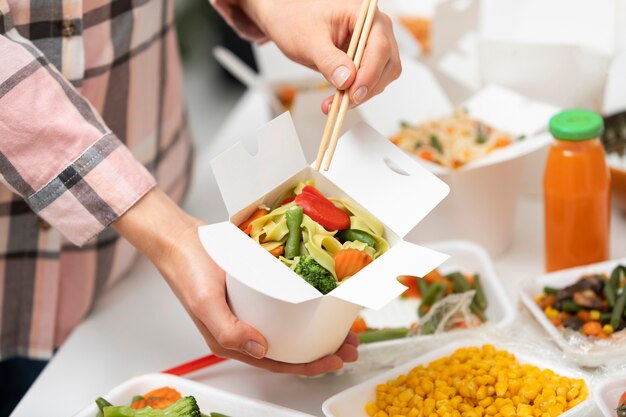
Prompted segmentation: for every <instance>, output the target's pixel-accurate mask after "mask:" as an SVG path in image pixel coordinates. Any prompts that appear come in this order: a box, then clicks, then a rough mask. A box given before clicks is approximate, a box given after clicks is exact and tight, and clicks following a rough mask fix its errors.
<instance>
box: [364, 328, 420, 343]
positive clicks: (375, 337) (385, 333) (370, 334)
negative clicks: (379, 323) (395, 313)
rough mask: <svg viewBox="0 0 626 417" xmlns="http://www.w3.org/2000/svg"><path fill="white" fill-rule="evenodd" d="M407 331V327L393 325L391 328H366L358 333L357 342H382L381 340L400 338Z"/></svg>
mask: <svg viewBox="0 0 626 417" xmlns="http://www.w3.org/2000/svg"><path fill="white" fill-rule="evenodd" d="M408 333H409V329H408V328H407V327H395V328H391V329H374V330H366V331H364V332H363V333H359V334H358V336H359V343H373V342H382V341H383V340H393V339H401V338H403V337H406V335H407V334H408Z"/></svg>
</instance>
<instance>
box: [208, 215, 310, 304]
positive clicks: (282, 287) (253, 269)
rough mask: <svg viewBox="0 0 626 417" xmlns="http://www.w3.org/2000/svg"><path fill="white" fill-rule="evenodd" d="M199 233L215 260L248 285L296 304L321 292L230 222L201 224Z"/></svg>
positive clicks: (270, 295)
mask: <svg viewBox="0 0 626 417" xmlns="http://www.w3.org/2000/svg"><path fill="white" fill-rule="evenodd" d="M198 233H199V235H200V241H201V242H202V246H204V249H205V250H206V251H207V252H208V253H209V254H210V255H211V258H212V259H213V260H214V261H215V263H217V264H218V265H219V267H220V268H222V269H224V270H226V271H228V273H229V274H230V275H232V276H233V277H235V278H236V279H237V280H238V281H239V282H241V283H243V284H245V285H247V286H248V287H250V288H253V289H254V290H256V291H258V292H260V293H262V294H265V295H267V296H269V297H273V298H276V299H278V300H282V301H286V302H290V303H294V304H295V303H301V302H304V301H308V300H312V299H314V298H318V297H321V296H322V295H321V294H320V293H319V291H317V290H316V289H315V288H314V287H312V286H311V285H309V284H308V283H307V282H306V281H304V280H303V279H297V277H294V273H293V272H292V271H291V270H290V269H289V268H287V267H286V266H285V265H284V264H283V263H282V262H279V261H277V260H276V258H275V257H274V256H273V255H272V254H271V253H269V252H268V251H267V250H265V249H264V248H263V247H262V246H261V245H259V244H258V243H257V242H255V241H254V240H252V239H250V237H248V236H247V235H246V234H245V233H243V232H242V231H241V230H239V229H238V228H237V226H235V225H234V224H232V223H231V222H222V223H215V224H211V225H208V226H202V227H200V229H199V231H198Z"/></svg>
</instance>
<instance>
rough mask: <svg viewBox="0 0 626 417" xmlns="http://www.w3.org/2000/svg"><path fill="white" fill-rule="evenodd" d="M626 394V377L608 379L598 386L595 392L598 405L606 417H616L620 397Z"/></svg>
mask: <svg viewBox="0 0 626 417" xmlns="http://www.w3.org/2000/svg"><path fill="white" fill-rule="evenodd" d="M624 392H626V376H624V377H621V378H607V379H605V380H604V381H602V382H601V383H599V384H597V385H596V386H595V387H594V390H593V396H594V399H595V401H596V405H597V406H598V408H599V409H600V411H601V412H602V415H603V416H604V417H615V416H616V415H617V414H616V413H615V409H616V408H617V402H618V401H619V398H620V396H621V395H622V394H623V393H624Z"/></svg>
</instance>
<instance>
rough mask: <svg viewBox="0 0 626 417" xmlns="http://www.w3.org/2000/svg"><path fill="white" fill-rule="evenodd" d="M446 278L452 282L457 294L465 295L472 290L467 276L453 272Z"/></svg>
mask: <svg viewBox="0 0 626 417" xmlns="http://www.w3.org/2000/svg"><path fill="white" fill-rule="evenodd" d="M446 277H447V278H448V279H449V280H450V281H451V282H452V288H453V289H454V292H455V293H464V292H466V291H469V290H471V289H472V287H471V286H470V284H469V282H467V279H465V276H464V275H463V274H461V273H460V272H453V273H451V274H448V275H446Z"/></svg>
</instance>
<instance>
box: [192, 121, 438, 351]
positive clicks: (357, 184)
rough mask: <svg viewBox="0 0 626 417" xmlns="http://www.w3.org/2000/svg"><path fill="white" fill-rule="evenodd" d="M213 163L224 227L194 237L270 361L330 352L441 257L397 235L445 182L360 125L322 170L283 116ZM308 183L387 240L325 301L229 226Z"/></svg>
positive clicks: (421, 213)
mask: <svg viewBox="0 0 626 417" xmlns="http://www.w3.org/2000/svg"><path fill="white" fill-rule="evenodd" d="M212 167H213V171H214V173H215V177H216V180H217V183H218V186H219V188H220V191H221V193H222V197H223V198H224V201H225V203H226V208H227V209H228V212H229V215H230V221H226V222H222V223H217V224H212V225H209V226H204V227H201V228H200V229H199V234H200V239H201V241H202V244H203V245H204V247H205V249H206V250H207V252H208V253H209V254H210V255H211V257H212V258H213V259H214V260H215V262H216V263H217V264H218V265H219V266H220V267H222V268H223V269H224V270H225V271H226V288H227V293H228V301H229V304H230V306H231V308H232V310H233V312H234V314H235V315H236V316H237V317H238V318H239V319H240V320H243V321H245V322H247V323H249V324H251V325H252V326H254V327H255V328H256V329H258V330H259V331H260V332H261V334H263V335H264V336H265V338H266V339H267V341H268V345H269V349H268V352H267V357H268V358H271V359H275V360H279V361H283V362H289V363H304V362H310V361H312V360H315V359H318V358H320V357H322V356H324V355H327V354H330V353H333V352H335V351H336V349H337V348H338V347H339V346H340V345H341V344H342V342H343V340H344V338H345V336H346V334H347V333H348V330H349V329H350V326H351V324H352V322H353V321H354V319H355V318H356V316H357V314H358V312H359V310H360V309H361V308H362V307H368V308H380V307H382V306H384V305H385V304H386V303H388V302H389V301H391V300H392V299H394V298H395V297H397V296H399V295H400V294H401V293H402V292H403V291H404V290H405V287H404V286H403V285H402V284H400V283H399V282H398V281H397V280H396V277H397V276H399V275H406V274H409V275H418V276H423V275H424V274H426V273H428V272H430V271H431V270H432V269H434V268H435V267H437V266H438V265H439V264H441V263H442V262H443V261H444V260H445V259H446V258H447V256H446V255H443V254H441V253H438V252H435V251H432V250H430V249H426V248H423V247H420V246H416V245H414V244H412V243H408V242H406V241H404V240H403V239H402V238H403V237H404V235H406V233H407V232H408V231H409V230H411V229H412V228H413V227H414V226H415V224H417V223H418V222H419V221H420V220H421V219H422V218H424V217H425V216H426V214H428V212H430V211H431V210H432V209H433V208H434V207H435V206H436V205H437V204H438V203H439V202H440V201H441V200H442V199H443V198H444V197H445V196H446V195H447V194H448V191H449V189H448V186H447V185H446V184H445V183H443V182H442V181H440V180H438V179H437V178H436V177H435V176H433V175H432V174H430V173H429V172H428V171H427V170H425V169H424V168H422V167H420V166H419V165H418V164H416V163H415V162H414V160H412V159H411V158H410V157H408V156H407V155H406V154H405V153H404V152H402V151H401V150H399V149H398V148H396V147H395V146H394V145H392V144H391V143H390V142H389V141H388V140H387V139H386V138H385V137H382V136H381V135H380V134H378V133H377V132H376V131H374V130H373V129H372V128H370V127H369V126H367V125H364V124H361V125H358V126H357V127H355V128H354V129H352V130H351V131H350V132H348V133H347V134H345V135H344V136H342V138H341V139H340V141H339V145H338V147H337V150H336V153H335V156H334V158H333V163H332V165H331V168H330V170H329V171H327V172H320V173H318V172H315V171H314V170H313V169H312V168H311V167H310V166H308V165H307V163H306V161H305V159H304V157H303V155H302V150H301V148H300V144H299V142H298V137H297V135H296V132H295V128H294V126H293V123H292V121H291V118H290V116H289V114H288V113H285V114H283V115H281V116H279V117H277V118H276V119H274V120H273V121H272V122H270V123H269V124H267V125H266V126H265V127H264V128H263V129H261V130H260V132H259V144H258V152H257V153H256V155H254V156H251V155H250V154H249V153H248V152H247V151H246V150H245V149H244V148H243V146H242V145H241V144H238V145H236V146H234V147H233V148H231V149H230V150H228V151H226V152H224V153H223V154H222V155H220V156H218V157H217V158H215V159H214V160H213V161H212ZM306 179H314V180H315V183H316V187H317V188H319V189H320V190H321V191H322V192H323V193H324V194H325V195H327V196H332V197H338V198H345V199H347V200H349V201H353V202H354V203H356V204H358V205H359V206H361V207H362V208H364V209H366V210H368V211H369V212H370V213H371V214H372V215H374V216H375V217H377V218H378V219H379V220H380V221H381V222H382V223H383V224H384V225H385V236H386V239H387V240H388V242H389V244H390V249H389V250H388V251H387V252H386V253H385V254H383V255H382V256H381V257H380V258H378V259H376V260H375V261H374V262H372V263H370V264H369V265H368V266H367V267H365V268H364V269H362V270H361V271H360V272H359V273H357V274H356V275H354V276H353V277H352V278H350V279H348V280H346V281H345V282H343V283H342V284H341V285H339V286H338V287H337V288H336V289H335V290H333V291H332V292H330V293H329V294H327V295H325V296H322V295H321V294H320V293H319V292H318V291H317V290H316V289H315V288H313V287H312V286H310V285H309V284H308V283H307V282H305V281H304V280H303V279H301V278H300V277H299V276H298V275H296V274H295V273H294V272H293V271H291V270H290V269H289V268H287V267H286V266H285V265H283V264H282V263H281V262H280V261H278V260H277V259H276V258H274V256H272V255H271V254H270V253H269V252H267V251H266V250H265V249H263V248H262V247H261V246H260V245H259V244H257V243H256V242H255V241H253V240H252V239H250V238H249V237H248V236H247V235H245V234H244V233H242V232H241V230H239V228H237V226H236V224H240V223H241V222H242V221H244V220H245V219H246V218H248V216H249V215H250V214H251V213H252V212H253V211H254V210H255V209H256V207H258V206H259V205H260V204H263V203H265V204H272V203H273V202H274V201H275V200H276V199H277V198H278V196H279V195H281V194H282V193H283V192H284V191H285V190H287V189H289V188H290V187H293V186H295V185H296V184H297V183H298V182H299V181H302V180H306ZM207 308H210V306H208V307H207Z"/></svg>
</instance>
